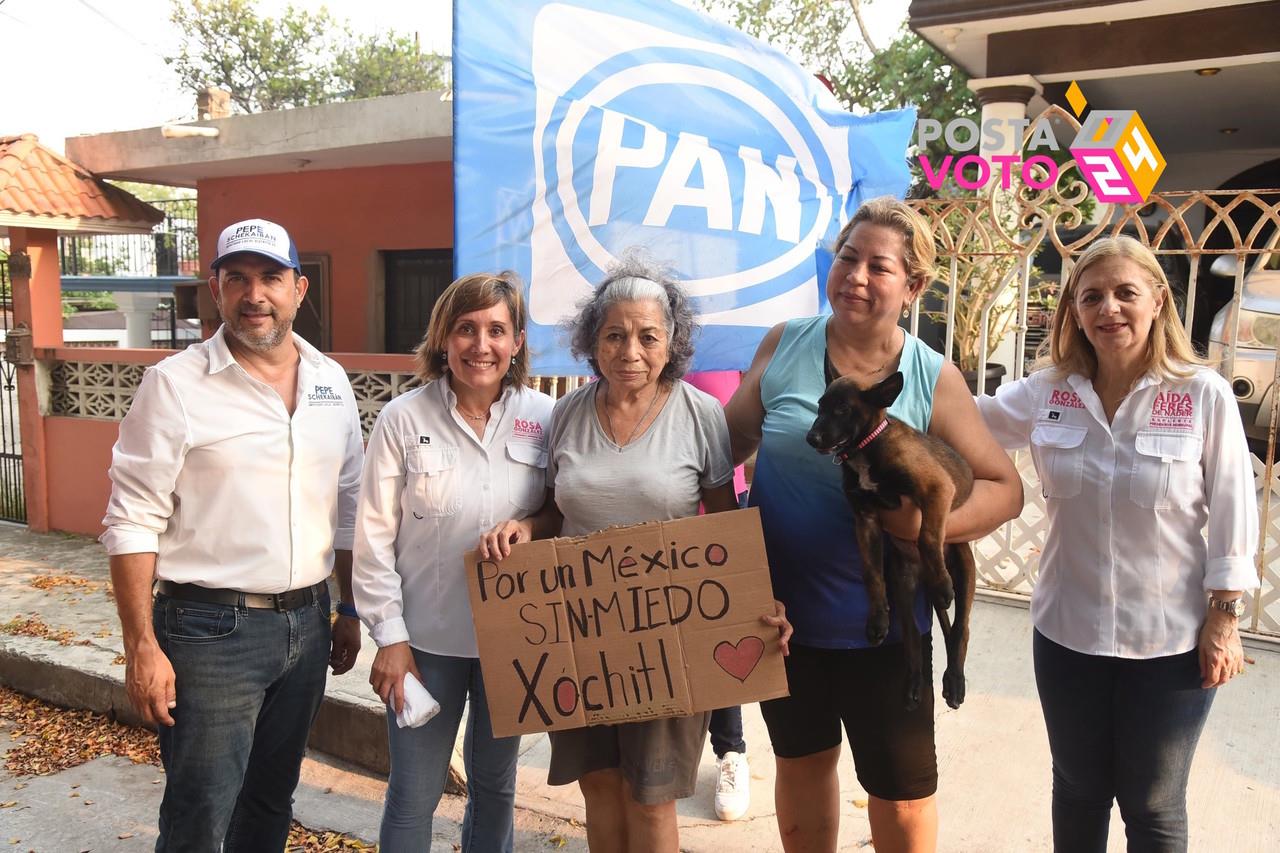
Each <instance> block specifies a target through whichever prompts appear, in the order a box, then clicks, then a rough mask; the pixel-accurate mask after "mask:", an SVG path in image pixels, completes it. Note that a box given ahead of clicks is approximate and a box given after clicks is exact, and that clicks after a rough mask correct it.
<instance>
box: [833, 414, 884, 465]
mask: <svg viewBox="0 0 1280 853" xmlns="http://www.w3.org/2000/svg"><path fill="white" fill-rule="evenodd" d="M888 426H889V419H888V418H885V419H884V420H882V421H881V422H880V425H879V426H878V427H876V428H875V429H873V430H872V431H871V432H869V433H867V434H866V435H865V436H864V437H863V439H862V440H861V441H859V442H858V447H857V449H858V450H861V449H862V448H864V447H866V446H867V445H868V444H870V443H871V442H873V441H875V440H876V436H878V435H880V433H882V432H884V431H885V429H886V428H887V427H888ZM848 459H849V451H848V450H841V451H840V452H839V453H837V454H836V455H835V457H834V458H833V459H832V460H831V461H832V462H834V463H835V464H837V465H843V464H844V463H845V462H846V461H847V460H848Z"/></svg>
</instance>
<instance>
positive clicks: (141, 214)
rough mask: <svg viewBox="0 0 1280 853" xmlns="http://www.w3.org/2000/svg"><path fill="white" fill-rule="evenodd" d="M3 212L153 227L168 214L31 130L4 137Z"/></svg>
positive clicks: (0, 146)
mask: <svg viewBox="0 0 1280 853" xmlns="http://www.w3.org/2000/svg"><path fill="white" fill-rule="evenodd" d="M0 211H3V212H8V213H27V214H34V215H37V216H53V217H67V218H76V219H97V220H102V221H105V222H110V223H112V224H118V225H126V224H132V225H148V224H151V225H154V224H156V223H158V222H160V221H161V220H162V219H164V213H163V212H162V211H159V210H157V209H156V208H154V207H152V206H151V205H149V204H146V203H144V202H142V201H139V200H138V199H137V198H135V197H134V196H133V195H131V194H130V193H127V192H125V191H124V190H122V189H120V188H119V187H115V186H112V185H111V184H108V183H107V182H105V181H103V180H101V179H99V178H96V177H94V175H93V174H92V173H90V172H88V171H87V170H85V169H84V168H82V167H81V166H78V165H76V164H75V163H73V162H71V161H70V160H68V159H66V158H65V157H63V156H61V155H60V154H58V153H57V152H55V151H52V150H50V149H48V148H46V147H44V146H43V145H41V144H40V142H39V140H37V139H36V137H35V136H33V135H31V134H24V135H23V136H6V137H0Z"/></svg>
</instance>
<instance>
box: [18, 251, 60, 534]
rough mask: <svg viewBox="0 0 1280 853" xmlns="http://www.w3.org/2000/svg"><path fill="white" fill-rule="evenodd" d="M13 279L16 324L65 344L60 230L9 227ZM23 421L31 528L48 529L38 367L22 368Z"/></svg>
mask: <svg viewBox="0 0 1280 853" xmlns="http://www.w3.org/2000/svg"><path fill="white" fill-rule="evenodd" d="M9 249H10V253H9V278H10V284H11V286H12V288H13V325H14V327H15V328H17V326H18V325H19V324H22V323H25V324H26V325H27V326H28V327H29V328H30V329H31V341H32V343H33V344H34V345H35V346H36V347H60V346H62V273H61V271H60V270H59V268H58V232H57V231H53V230H50V229H47V228H16V227H11V228H10V229H9ZM17 380H18V418H19V421H18V424H19V432H20V433H21V435H22V489H23V493H24V495H25V497H26V502H27V526H28V527H30V528H31V529H32V530H35V531H39V532H41V533H43V532H46V531H48V529H49V483H48V450H47V448H46V446H45V436H44V415H43V414H42V413H41V411H40V396H41V395H40V380H39V376H38V371H37V366H36V365H34V364H21V365H18V366H17Z"/></svg>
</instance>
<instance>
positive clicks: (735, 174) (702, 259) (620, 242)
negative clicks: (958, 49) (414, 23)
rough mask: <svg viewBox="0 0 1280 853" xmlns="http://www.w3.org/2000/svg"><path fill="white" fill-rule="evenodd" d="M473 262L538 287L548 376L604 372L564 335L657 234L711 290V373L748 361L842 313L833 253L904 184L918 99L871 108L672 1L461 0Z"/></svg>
mask: <svg viewBox="0 0 1280 853" xmlns="http://www.w3.org/2000/svg"><path fill="white" fill-rule="evenodd" d="M454 15H455V21H454V47H453V62H454V137H453V138H454V157H453V167H454V226H455V232H454V239H455V247H456V248H455V259H456V267H457V270H456V271H457V273H458V274H459V275H464V274H466V273H472V272H495V271H498V270H503V269H511V270H515V271H516V272H518V273H519V274H520V275H521V276H522V277H523V278H524V280H525V281H526V282H528V286H529V291H528V301H529V311H530V327H529V346H530V350H531V353H532V355H533V364H534V370H535V372H537V373H542V374H574V373H583V372H587V371H589V368H588V367H587V365H585V364H582V363H579V362H576V361H574V360H573V359H572V358H571V357H570V356H569V353H568V348H567V346H566V345H565V342H564V341H563V339H562V336H561V335H560V333H559V332H558V330H557V328H556V327H557V324H558V323H559V322H560V321H561V320H562V319H564V318H565V317H566V316H569V315H572V313H573V312H574V311H575V309H576V305H577V303H578V302H579V300H581V299H582V298H583V297H584V296H585V295H586V294H588V293H589V292H590V291H591V289H592V287H593V286H594V285H595V284H597V283H598V282H600V281H601V280H602V279H603V278H604V276H605V271H606V270H607V269H608V267H609V266H610V265H611V264H612V263H613V261H614V260H615V258H617V257H619V256H621V255H622V254H623V253H624V252H626V251H627V250H628V249H630V248H632V247H640V248H642V249H643V250H644V251H645V253H646V254H647V255H648V256H649V257H651V258H653V259H654V260H657V261H661V262H664V263H665V264H667V265H669V266H670V267H671V268H672V269H673V270H674V271H675V272H676V274H677V276H678V277H679V278H680V279H681V281H682V282H683V284H684V286H685V287H686V289H687V290H688V292H689V294H690V296H692V297H693V298H694V302H695V305H696V307H697V310H698V313H699V318H700V320H701V322H702V326H703V329H702V334H701V336H700V337H699V338H698V339H697V341H696V345H697V355H696V357H695V360H694V366H695V368H696V369H698V370H732V369H739V370H741V369H745V368H746V367H747V365H748V364H749V363H750V361H751V356H752V354H753V353H754V352H755V349H756V346H757V345H758V344H759V342H760V339H761V337H762V336H763V335H764V333H765V331H767V330H768V328H769V327H770V326H772V325H774V324H775V323H778V322H779V321H781V320H785V319H788V318H791V317H801V316H807V315H812V314H817V313H818V312H819V311H821V310H823V308H824V307H825V302H826V300H825V297H824V294H823V289H824V285H825V278H821V279H820V278H819V277H818V275H817V268H816V261H815V252H816V250H817V249H818V247H819V246H822V245H825V244H829V243H830V242H831V241H832V240H834V239H835V237H836V234H837V232H838V231H839V229H840V226H841V224H842V223H843V222H844V221H846V220H847V218H848V216H849V215H850V214H851V213H852V212H853V210H855V209H856V208H857V206H858V205H859V204H860V203H861V202H862V201H864V200H866V199H868V198H873V197H875V196H878V195H886V194H891V195H897V196H899V197H901V196H902V194H903V193H904V192H905V191H906V189H907V186H908V183H909V180H910V177H909V174H908V171H907V166H906V157H905V154H906V147H907V144H908V142H909V140H910V136H911V131H912V128H913V126H914V124H915V111H914V110H899V111H895V112H888V113H880V114H876V115H870V116H855V115H852V114H850V113H848V112H845V111H844V110H842V109H841V108H840V107H839V105H838V104H837V103H836V101H835V98H834V97H833V96H832V95H831V93H830V92H829V91H827V89H826V88H825V87H824V86H823V85H822V84H821V83H820V82H819V81H818V80H817V79H816V78H814V77H813V76H812V75H811V74H809V73H808V72H807V71H805V70H804V69H803V68H801V67H799V66H798V65H796V64H795V63H794V62H792V61H791V60H790V59H788V58H787V57H786V56H785V55H784V54H782V53H781V52H779V51H777V50H775V49H774V48H772V47H769V46H768V45H766V44H763V43H761V42H759V41H756V40H754V39H752V38H749V37H748V36H746V35H744V34H742V33H740V32H738V31H737V30H734V29H732V28H731V27H728V26H725V25H723V24H720V23H717V22H716V21H713V20H712V19H711V18H709V17H707V16H706V15H704V14H702V13H699V12H695V11H692V10H690V9H686V8H684V7H681V6H677V5H675V4H674V3H671V2H667V0H562V2H547V0H459V2H457V3H456V4H455V12H454Z"/></svg>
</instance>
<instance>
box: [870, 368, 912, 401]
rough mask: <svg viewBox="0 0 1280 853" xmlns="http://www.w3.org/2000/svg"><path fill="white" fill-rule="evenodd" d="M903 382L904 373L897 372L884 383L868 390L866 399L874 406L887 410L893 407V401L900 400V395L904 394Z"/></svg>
mask: <svg viewBox="0 0 1280 853" xmlns="http://www.w3.org/2000/svg"><path fill="white" fill-rule="evenodd" d="M903 382H904V379H903V377H902V371H897V372H896V373H894V374H893V375H892V376H890V377H888V378H887V379H885V380H884V381H883V382H880V383H879V384H877V385H872V386H871V387H870V388H868V389H867V392H866V399H867V400H868V401H869V402H870V403H871V404H872V405H873V406H878V407H879V408H881V409H887V408H889V407H890V406H892V405H893V401H894V400H896V399H898V395H899V394H901V393H902V383H903Z"/></svg>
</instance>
